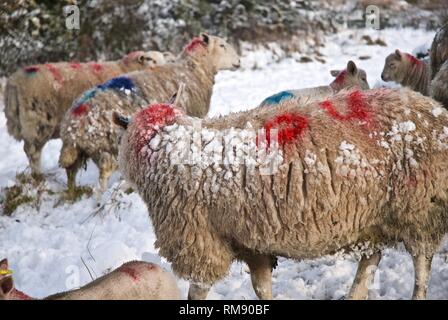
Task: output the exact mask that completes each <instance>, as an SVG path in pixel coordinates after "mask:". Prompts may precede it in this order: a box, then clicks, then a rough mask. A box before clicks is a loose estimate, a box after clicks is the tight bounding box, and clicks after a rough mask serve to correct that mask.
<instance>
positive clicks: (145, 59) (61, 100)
mask: <svg viewBox="0 0 448 320" xmlns="http://www.w3.org/2000/svg"><path fill="white" fill-rule="evenodd" d="M165 56H166V57H167V58H168V59H172V58H171V57H172V55H171V56H169V55H165V53H162V52H157V51H149V52H143V51H135V52H131V53H129V54H128V55H126V56H124V57H123V58H122V59H120V60H118V61H107V62H101V63H98V62H88V63H77V62H61V63H46V64H42V65H34V66H28V67H25V68H22V69H20V70H18V71H17V72H15V73H14V74H13V75H11V77H10V78H9V79H8V83H7V85H6V90H5V115H6V119H7V127H8V132H9V134H11V135H12V136H13V137H14V138H15V139H17V140H19V141H21V140H23V141H24V142H25V144H24V150H25V153H26V155H27V157H28V161H29V163H30V167H31V170H32V173H33V174H34V175H38V174H40V172H41V168H40V158H41V152H42V148H43V147H44V145H45V143H47V141H49V140H50V139H55V138H59V125H60V123H61V121H62V119H63V117H64V114H65V112H66V111H67V110H68V109H69V107H70V106H71V104H72V102H73V100H74V99H75V98H76V97H77V96H78V95H79V94H81V93H82V92H83V91H85V90H87V89H89V88H90V87H92V86H94V85H96V84H98V83H102V82H104V81H106V80H107V79H110V78H113V77H116V76H118V75H120V74H122V73H126V72H131V71H135V70H142V69H146V68H149V67H155V66H157V65H161V64H164V63H165Z"/></svg>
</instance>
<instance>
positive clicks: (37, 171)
mask: <svg viewBox="0 0 448 320" xmlns="http://www.w3.org/2000/svg"><path fill="white" fill-rule="evenodd" d="M42 148H43V146H41V145H38V144H35V143H31V142H29V141H25V144H24V146H23V150H24V151H25V154H26V156H27V158H28V162H29V163H30V168H31V174H32V176H33V177H34V178H36V179H38V178H40V176H41V168H40V165H41V164H40V158H41V154H42Z"/></svg>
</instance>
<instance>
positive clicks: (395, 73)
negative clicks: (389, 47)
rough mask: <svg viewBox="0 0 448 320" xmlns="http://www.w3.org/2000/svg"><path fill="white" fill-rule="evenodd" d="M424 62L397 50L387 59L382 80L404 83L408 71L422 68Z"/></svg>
mask: <svg viewBox="0 0 448 320" xmlns="http://www.w3.org/2000/svg"><path fill="white" fill-rule="evenodd" d="M421 65H423V62H422V61H420V60H418V59H417V58H416V57H414V56H413V55H411V54H409V53H402V52H401V51H400V50H398V49H397V50H395V52H394V53H391V54H390V55H388V56H387V57H386V61H385V63H384V68H383V72H382V73H381V79H383V81H395V82H397V83H403V81H404V79H405V77H406V75H407V74H408V70H409V69H411V68H413V67H414V66H421Z"/></svg>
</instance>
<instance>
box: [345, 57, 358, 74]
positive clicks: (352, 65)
mask: <svg viewBox="0 0 448 320" xmlns="http://www.w3.org/2000/svg"><path fill="white" fill-rule="evenodd" d="M347 71H348V73H350V74H356V72H358V68H357V67H356V64H355V63H354V62H353V61H352V60H350V61H349V62H348V63H347Z"/></svg>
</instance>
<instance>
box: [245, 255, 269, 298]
mask: <svg viewBox="0 0 448 320" xmlns="http://www.w3.org/2000/svg"><path fill="white" fill-rule="evenodd" d="M244 260H245V261H246V263H247V265H248V266H249V270H250V278H251V280H252V287H253V288H254V290H255V293H256V295H257V297H258V299H260V300H271V299H272V268H273V265H274V263H275V262H273V261H272V257H271V256H266V255H251V256H249V257H246V258H245V259H244Z"/></svg>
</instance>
